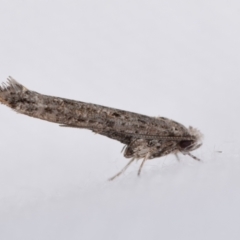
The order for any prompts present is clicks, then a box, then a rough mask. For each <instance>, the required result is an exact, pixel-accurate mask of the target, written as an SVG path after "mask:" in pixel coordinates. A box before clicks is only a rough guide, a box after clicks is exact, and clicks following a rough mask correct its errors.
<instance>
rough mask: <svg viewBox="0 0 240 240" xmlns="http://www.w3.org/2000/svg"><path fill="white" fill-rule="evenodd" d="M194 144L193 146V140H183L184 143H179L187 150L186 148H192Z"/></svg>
mask: <svg viewBox="0 0 240 240" xmlns="http://www.w3.org/2000/svg"><path fill="white" fill-rule="evenodd" d="M192 144H193V141H191V140H183V141H181V142H179V146H180V147H181V148H182V149H185V148H187V147H189V146H191V145H192Z"/></svg>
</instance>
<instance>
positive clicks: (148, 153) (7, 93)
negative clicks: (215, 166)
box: [0, 77, 202, 180]
mask: <svg viewBox="0 0 240 240" xmlns="http://www.w3.org/2000/svg"><path fill="white" fill-rule="evenodd" d="M0 103H2V104H5V105H7V106H8V107H10V108H12V109H13V110H15V111H16V112H18V113H22V114H25V115H28V116H30V117H34V118H39V119H42V120H45V121H49V122H53V123H58V124H59V125H60V126H61V127H73V128H80V129H89V130H91V131H93V132H94V133H97V134H101V135H103V136H106V137H109V138H111V139H114V140H117V141H119V142H121V143H123V144H124V145H125V147H124V149H123V151H124V157H125V158H129V159H130V161H129V162H128V163H127V165H126V166H125V167H124V168H123V169H122V170H121V171H120V172H118V173H117V174H116V175H114V176H113V177H111V178H110V179H109V180H113V179H114V178H116V177H118V176H119V175H121V174H122V173H123V172H124V171H125V170H126V169H127V168H128V167H129V165H130V164H131V163H132V162H133V161H135V160H139V159H142V162H141V164H140V167H139V170H138V175H140V173H141V170H142V167H143V165H144V163H145V162H146V161H147V160H151V159H154V158H158V157H162V156H166V155H168V154H170V153H173V154H175V155H176V156H177V157H178V153H182V154H184V155H189V156H190V157H192V158H193V159H195V160H198V161H199V160H200V159H198V158H197V157H195V156H194V155H192V154H191V153H190V152H191V151H193V150H195V149H197V148H199V147H200V146H201V145H202V134H201V132H200V131H199V130H197V129H195V128H193V127H191V126H190V127H189V128H186V127H185V126H183V125H182V124H180V123H178V122H175V121H173V120H171V119H167V118H164V117H150V116H146V115H142V114H138V113H134V112H128V111H123V110H119V109H114V108H110V107H105V106H100V105H97V104H92V103H85V102H80V101H75V100H70V99H65V98H60V97H54V96H47V95H43V94H40V93H37V92H34V91H31V90H29V89H27V88H26V87H24V86H23V85H22V84H20V83H18V82H17V81H16V80H14V79H13V78H12V77H9V78H8V80H7V82H6V83H3V84H2V86H0Z"/></svg>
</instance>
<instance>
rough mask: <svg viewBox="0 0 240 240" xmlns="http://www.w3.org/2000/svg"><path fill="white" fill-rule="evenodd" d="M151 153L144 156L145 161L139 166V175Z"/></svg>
mask: <svg viewBox="0 0 240 240" xmlns="http://www.w3.org/2000/svg"><path fill="white" fill-rule="evenodd" d="M149 155H150V154H149V153H148V154H147V155H146V156H145V157H144V159H143V161H142V163H141V165H140V167H139V170H138V176H140V174H141V171H142V167H143V165H144V163H145V162H146V160H148V159H149Z"/></svg>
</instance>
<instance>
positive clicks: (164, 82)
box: [0, 0, 240, 240]
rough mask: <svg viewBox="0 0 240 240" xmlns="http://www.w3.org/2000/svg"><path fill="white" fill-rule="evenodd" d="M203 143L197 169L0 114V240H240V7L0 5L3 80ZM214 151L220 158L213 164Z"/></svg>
mask: <svg viewBox="0 0 240 240" xmlns="http://www.w3.org/2000/svg"><path fill="white" fill-rule="evenodd" d="M9 75H11V76H12V77H14V78H15V79H16V80H17V81H19V82H20V83H22V84H24V85H25V86H26V87H27V88H29V89H32V90H35V91H37V92H40V93H43V94H49V95H56V96H61V97H65V98H70V99H76V100H81V101H85V102H91V103H97V104H101V105H106V106H110V107H114V108H119V109H124V110H129V111H134V112H138V113H142V114H146V115H150V116H164V117H168V118H171V119H174V120H176V121H178V122H180V123H182V124H184V125H185V126H189V125H192V126H194V127H197V128H198V129H200V130H201V131H202V132H203V134H204V136H205V137H204V144H203V146H202V147H201V148H200V149H199V150H197V151H195V152H194V154H195V155H196V156H198V157H199V158H201V159H202V160H203V162H202V163H199V162H196V161H194V160H193V159H191V158H189V157H188V156H181V161H180V163H178V162H177V161H176V159H175V158H174V156H171V155H169V156H167V157H163V158H159V159H155V160H153V161H149V162H147V164H146V165H145V167H144V169H143V172H142V175H141V177H140V178H138V177H137V175H136V174H137V169H138V166H139V163H136V164H133V166H132V167H131V168H129V169H128V171H127V172H126V173H125V174H124V175H122V176H121V177H119V178H118V179H116V180H115V181H113V182H108V181H107V179H108V177H110V176H112V175H113V174H115V173H116V172H117V171H119V170H120V169H121V168H122V167H123V166H124V165H125V164H126V163H127V159H125V158H124V157H123V156H122V154H121V153H120V151H121V149H122V146H123V145H122V144H120V143H118V142H117V141H113V140H111V139H108V138H106V137H103V136H98V135H94V134H93V133H92V132H90V131H87V130H78V129H65V128H64V129H63V128H60V127H59V126H58V125H57V124H53V123H48V122H44V121H41V120H38V119H33V118H29V117H27V116H23V115H20V114H16V113H15V112H13V111H12V110H10V109H9V108H7V107H5V106H3V105H2V106H0V147H1V155H0V239H1V240H12V239H24V240H28V239H29V240H30V239H31V240H35V239H44V240H48V239H58V240H61V239H64V240H65V239H70V240H72V239H84V240H85V239H98V240H108V239H109V240H110V239H111V240H112V239H114V240H117V239H124V240H128V239H129V240H130V239H131V240H132V239H138V240H141V239H164V240H165V239H167V240H168V239H170V240H175V239H178V240H181V239H184V240H186V239H191V240H192V239H194V240H198V239H218V240H220V239H231V240H235V239H239V238H240V227H239V226H240V225H239V222H240V140H239V136H240V127H239V124H240V113H239V111H240V3H239V1H237V0H236V1H234V0H228V1H224V0H218V1H217V0H215V1H214V0H207V1H204V0H203V1H200V0H197V1H187V0H183V1H178V0H148V1H142V0H135V1H129V0H128V1H124V0H121V1H120V0H119V1H113V0H111V1H110V0H109V1H97V0H86V1H83V0H81V1H80V0H79V1H59V0H58V1H57V0H55V1H53V0H52V1H47V0H46V1H30V0H29V1H26V0H21V1H20V0H19V1H13V0H10V1H9V0H8V1H7V0H6V1H4V0H0V79H1V81H6V78H7V77H8V76H9ZM219 151H222V153H220V152H219Z"/></svg>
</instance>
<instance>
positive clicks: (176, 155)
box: [174, 153, 180, 162]
mask: <svg viewBox="0 0 240 240" xmlns="http://www.w3.org/2000/svg"><path fill="white" fill-rule="evenodd" d="M174 155H175V157H176V159H177V160H178V162H180V158H179V156H178V154H177V153H174Z"/></svg>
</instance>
